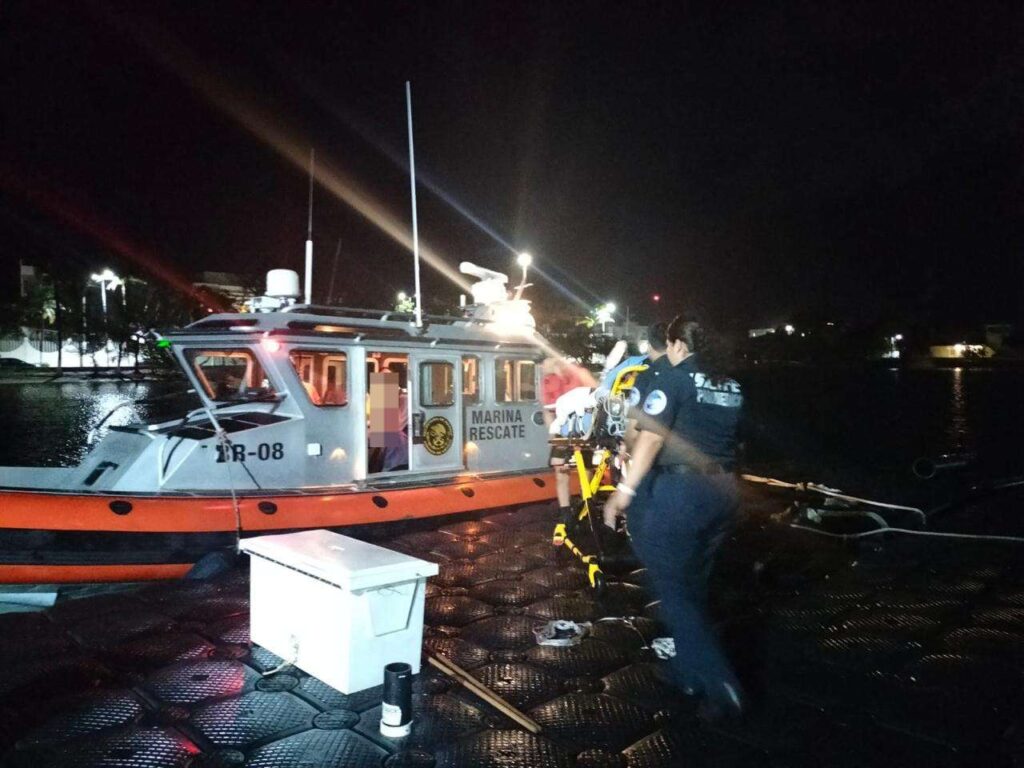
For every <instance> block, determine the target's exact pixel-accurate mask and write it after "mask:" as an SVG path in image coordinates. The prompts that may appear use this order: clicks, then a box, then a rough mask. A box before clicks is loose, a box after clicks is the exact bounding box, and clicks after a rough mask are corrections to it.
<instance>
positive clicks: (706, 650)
mask: <svg viewBox="0 0 1024 768" xmlns="http://www.w3.org/2000/svg"><path fill="white" fill-rule="evenodd" d="M738 503H739V497H738V491H737V488H736V479H735V478H734V477H733V476H732V475H729V474H721V475H713V476H707V475H702V474H697V473H694V474H685V475H679V474H671V473H667V472H663V471H659V470H658V469H657V468H652V470H651V472H650V473H649V474H648V475H647V477H645V478H644V480H643V482H641V483H640V486H639V487H638V488H637V494H636V498H635V499H634V500H633V503H632V504H630V506H629V509H628V517H627V521H628V526H629V535H630V538H631V540H632V543H633V550H634V551H635V552H636V555H637V557H638V558H639V559H640V561H641V563H643V565H644V567H646V568H647V578H648V581H649V582H650V585H651V587H652V588H653V590H654V597H655V598H656V599H657V600H660V601H661V608H660V615H661V618H662V620H663V621H664V622H665V623H666V624H667V625H668V628H669V631H670V632H671V633H672V637H673V638H674V639H675V644H676V655H675V658H673V659H672V662H671V663H672V670H673V673H674V675H675V677H676V682H677V683H679V684H680V685H682V686H683V687H686V688H691V689H693V690H694V691H696V692H698V693H702V694H703V695H705V696H707V697H708V698H710V699H712V700H714V701H720V702H723V703H726V704H727V703H728V701H727V699H728V693H727V692H726V689H725V685H726V684H728V685H730V686H732V688H733V690H734V691H736V692H737V693H739V692H740V686H739V683H738V682H737V680H736V674H735V673H734V672H733V669H732V666H731V665H730V664H729V661H728V660H727V659H726V658H725V654H724V653H723V652H722V648H721V645H720V644H719V642H718V638H717V637H716V635H715V631H714V628H713V627H712V625H711V619H710V617H709V616H708V608H707V604H708V578H709V576H710V574H711V567H712V565H713V564H714V557H715V552H716V551H717V550H718V547H719V546H720V545H721V543H722V541H723V540H724V539H725V537H726V535H727V534H728V532H729V530H730V528H731V527H732V524H733V520H734V518H735V514H736V509H737V507H738Z"/></svg>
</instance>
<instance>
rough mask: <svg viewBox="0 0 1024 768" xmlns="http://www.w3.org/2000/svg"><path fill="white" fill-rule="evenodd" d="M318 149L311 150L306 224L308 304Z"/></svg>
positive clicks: (307, 302) (308, 299)
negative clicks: (314, 180)
mask: <svg viewBox="0 0 1024 768" xmlns="http://www.w3.org/2000/svg"><path fill="white" fill-rule="evenodd" d="M315 162H316V150H315V149H311V150H309V223H308V224H307V225H306V304H312V303H313V170H314V164H315Z"/></svg>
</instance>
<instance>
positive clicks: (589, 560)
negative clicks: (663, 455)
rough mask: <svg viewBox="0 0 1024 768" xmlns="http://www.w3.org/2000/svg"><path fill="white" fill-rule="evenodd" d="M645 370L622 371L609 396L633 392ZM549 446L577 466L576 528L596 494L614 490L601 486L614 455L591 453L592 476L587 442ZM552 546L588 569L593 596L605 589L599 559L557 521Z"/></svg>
mask: <svg viewBox="0 0 1024 768" xmlns="http://www.w3.org/2000/svg"><path fill="white" fill-rule="evenodd" d="M646 370H647V366H646V365H631V366H628V367H626V368H623V369H622V370H621V371H619V372H618V374H617V375H616V376H615V381H614V382H612V388H611V392H610V396H612V397H622V396H624V395H625V394H626V393H627V392H628V391H629V390H631V389H632V388H633V385H634V383H635V382H636V377H637V376H639V375H640V373H641V372H643V371H646ZM594 419H595V420H596V419H597V414H595V415H594ZM549 442H550V443H551V444H552V445H564V446H569V447H570V448H572V451H573V454H572V462H573V463H575V465H576V472H577V474H578V475H579V481H580V509H579V513H578V514H577V515H576V520H575V524H576V525H579V524H581V523H583V522H584V521H585V520H587V519H588V518H590V516H591V509H590V502H591V501H592V500H596V499H597V497H598V494H610V493H612V492H613V491H614V490H615V485H614V484H607V483H604V482H603V481H604V477H605V475H606V474H607V472H608V468H609V466H610V465H611V461H612V457H613V456H614V455H615V451H613V450H612V449H610V448H600V447H598V448H595V449H594V450H596V451H601V458H600V460H599V461H598V463H597V465H596V467H595V468H594V471H593V473H592V474H588V473H587V462H586V460H585V459H584V456H583V451H584V449H589V448H591V447H592V446H591V444H590V441H589V440H588V439H586V438H554V439H552V440H550V441H549ZM571 501H572V500H571V499H570V505H571ZM590 525H591V530H593V518H590ZM602 525H603V523H602ZM594 539H595V541H594V545H595V547H597V548H598V551H600V545H599V544H598V542H597V535H596V533H595V535H594ZM551 545H552V546H553V547H565V548H566V549H568V550H569V551H570V552H571V553H572V554H573V555H575V556H576V557H577V558H578V559H579V560H580V562H581V563H582V564H583V565H584V566H585V567H586V569H587V581H588V582H589V583H590V587H591V589H593V590H595V591H596V592H601V591H602V590H603V589H604V585H605V578H604V571H602V570H601V562H600V558H599V555H596V554H594V555H588V554H586V553H585V552H584V551H583V550H582V549H580V548H579V546H578V545H577V543H576V542H574V541H573V540H572V539H571V538H569V523H568V522H567V521H565V520H559V521H558V522H557V523H556V524H555V529H554V531H552V533H551Z"/></svg>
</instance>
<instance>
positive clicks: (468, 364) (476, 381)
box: [462, 355, 480, 404]
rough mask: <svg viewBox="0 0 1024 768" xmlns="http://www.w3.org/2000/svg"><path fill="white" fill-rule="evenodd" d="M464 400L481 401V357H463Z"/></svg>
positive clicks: (468, 401)
mask: <svg viewBox="0 0 1024 768" xmlns="http://www.w3.org/2000/svg"><path fill="white" fill-rule="evenodd" d="M462 401H463V402H464V403H470V404H473V403H479V402H480V358H479V357H470V356H468V355H467V356H466V357H464V358H462Z"/></svg>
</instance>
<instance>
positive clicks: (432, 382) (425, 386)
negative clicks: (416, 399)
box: [420, 362, 455, 407]
mask: <svg viewBox="0 0 1024 768" xmlns="http://www.w3.org/2000/svg"><path fill="white" fill-rule="evenodd" d="M454 403H455V366H454V365H452V364H451V363H442V362H425V363H423V364H422V365H420V405H423V406H427V407H430V406H435V407H438V406H448V405H454Z"/></svg>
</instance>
